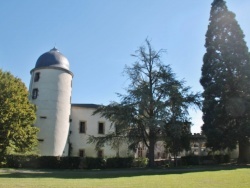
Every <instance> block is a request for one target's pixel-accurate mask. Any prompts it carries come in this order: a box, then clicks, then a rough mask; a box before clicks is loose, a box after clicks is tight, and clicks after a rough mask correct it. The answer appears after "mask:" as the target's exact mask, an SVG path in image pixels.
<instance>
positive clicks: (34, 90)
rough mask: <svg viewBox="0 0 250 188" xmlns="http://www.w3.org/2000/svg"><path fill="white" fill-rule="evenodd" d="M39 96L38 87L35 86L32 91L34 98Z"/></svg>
mask: <svg viewBox="0 0 250 188" xmlns="http://www.w3.org/2000/svg"><path fill="white" fill-rule="evenodd" d="M37 96H38V89H37V88H35V89H33V91H32V99H36V98H37Z"/></svg>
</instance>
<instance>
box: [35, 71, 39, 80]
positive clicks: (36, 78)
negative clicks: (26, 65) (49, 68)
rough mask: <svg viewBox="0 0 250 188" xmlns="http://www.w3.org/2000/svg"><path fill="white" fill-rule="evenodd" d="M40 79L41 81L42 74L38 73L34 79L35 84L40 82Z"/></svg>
mask: <svg viewBox="0 0 250 188" xmlns="http://www.w3.org/2000/svg"><path fill="white" fill-rule="evenodd" d="M39 79H40V72H36V73H35V77H34V82H38V80H39Z"/></svg>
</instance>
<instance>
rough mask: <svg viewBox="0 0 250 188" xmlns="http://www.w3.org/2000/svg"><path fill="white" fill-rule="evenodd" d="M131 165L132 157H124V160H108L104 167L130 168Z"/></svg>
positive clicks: (116, 158)
mask: <svg viewBox="0 0 250 188" xmlns="http://www.w3.org/2000/svg"><path fill="white" fill-rule="evenodd" d="M132 163H133V157H125V158H119V157H115V158H108V159H107V163H106V167H107V168H130V167H131V166H132Z"/></svg>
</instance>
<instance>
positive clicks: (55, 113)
mask: <svg viewBox="0 0 250 188" xmlns="http://www.w3.org/2000/svg"><path fill="white" fill-rule="evenodd" d="M37 72H40V78H39V80H38V81H37V82H34V75H35V73H37ZM71 81H72V75H71V74H70V73H69V72H68V71H65V70H63V69H57V68H40V69H39V68H38V69H34V70H33V71H32V77H31V82H30V100H31V101H32V102H33V103H34V104H35V105H36V106H37V112H36V114H37V120H36V123H35V126H37V127H38V128H40V132H39V133H38V139H39V140H40V141H39V150H40V154H41V155H43V156H62V155H65V154H63V151H64V149H65V145H66V141H67V137H68V131H69V117H70V108H71V90H72V88H71ZM35 88H37V89H38V96H37V98H36V99H32V91H33V89H35Z"/></svg>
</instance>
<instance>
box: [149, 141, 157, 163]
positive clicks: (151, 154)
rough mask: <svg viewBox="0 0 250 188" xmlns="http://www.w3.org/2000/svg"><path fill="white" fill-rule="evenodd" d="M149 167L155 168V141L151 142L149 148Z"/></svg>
mask: <svg viewBox="0 0 250 188" xmlns="http://www.w3.org/2000/svg"><path fill="white" fill-rule="evenodd" d="M148 150H149V152H148V159H149V161H148V166H149V167H150V168H153V167H154V166H155V142H154V141H153V140H151V141H150V144H149V148H148Z"/></svg>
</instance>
